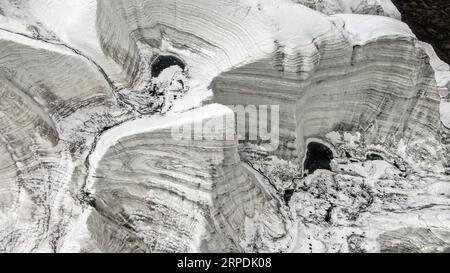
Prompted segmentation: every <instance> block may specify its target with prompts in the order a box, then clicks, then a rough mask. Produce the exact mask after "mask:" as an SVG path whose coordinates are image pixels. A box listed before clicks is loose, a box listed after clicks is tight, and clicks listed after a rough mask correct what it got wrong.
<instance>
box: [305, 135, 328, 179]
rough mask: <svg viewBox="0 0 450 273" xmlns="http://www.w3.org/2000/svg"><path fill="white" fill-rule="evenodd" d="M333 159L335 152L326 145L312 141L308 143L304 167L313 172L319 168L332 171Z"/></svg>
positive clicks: (309, 172)
mask: <svg viewBox="0 0 450 273" xmlns="http://www.w3.org/2000/svg"><path fill="white" fill-rule="evenodd" d="M332 159H333V152H332V151H331V149H330V148H328V147H327V146H326V145H324V144H321V143H317V142H311V143H309V144H308V147H307V152H306V159H305V162H304V163H303V169H304V170H305V171H306V172H307V173H308V174H311V173H313V172H315V171H316V170H318V169H324V170H330V171H331V165H330V164H331V160H332Z"/></svg>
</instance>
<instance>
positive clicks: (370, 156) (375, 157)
mask: <svg viewBox="0 0 450 273" xmlns="http://www.w3.org/2000/svg"><path fill="white" fill-rule="evenodd" d="M366 160H369V161H375V160H384V158H383V157H382V156H381V155H379V154H375V153H369V154H367V155H366Z"/></svg>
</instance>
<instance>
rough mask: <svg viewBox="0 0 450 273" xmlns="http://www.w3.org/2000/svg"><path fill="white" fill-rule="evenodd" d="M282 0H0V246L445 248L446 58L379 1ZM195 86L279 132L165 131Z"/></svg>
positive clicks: (193, 102)
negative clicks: (316, 165)
mask: <svg viewBox="0 0 450 273" xmlns="http://www.w3.org/2000/svg"><path fill="white" fill-rule="evenodd" d="M294 2H298V1H294ZM294 2H293V1H290V0H278V1H269V0H241V1H237V0H217V1H208V0H190V1H187V0H186V1H184V0H178V1H172V0H133V1H121V0H116V1H106V0H98V1H94V0H89V1H75V0H64V1H57V0H37V1H9V0H5V1H1V3H0V43H1V44H2V45H3V46H2V47H1V49H0V54H1V58H0V71H1V74H0V81H1V86H0V91H1V92H2V95H3V98H4V99H3V100H2V102H1V103H0V104H1V105H0V107H1V108H0V109H1V114H0V122H1V123H2V125H3V126H2V128H4V129H2V131H1V138H0V143H1V145H0V151H4V153H2V156H1V157H0V160H1V162H0V163H1V164H0V170H1V173H0V177H1V178H2V181H1V183H0V198H1V199H0V221H1V223H0V226H1V227H2V228H1V229H0V250H1V251H7V252H11V251H23V252H28V251H35V252H38V251H45V252H51V251H55V252H62V251H74V252H78V251H113V252H116V251H118V252H119V251H120V252H136V251H145V252H151V251H157V252H174V251H205V252H207V251H252V252H257V251H328V252H335V251H349V252H352V251H426V252H430V251H444V250H445V249H446V248H448V246H449V237H450V236H449V228H450V224H449V220H448V219H447V218H448V217H447V216H446V215H449V214H448V205H449V192H450V191H449V187H448V181H449V179H448V167H449V166H450V165H449V163H450V160H449V158H448V152H446V149H449V147H450V145H449V143H450V141H449V139H450V138H449V135H450V134H449V133H448V128H446V127H445V126H447V127H448V122H447V121H448V110H447V108H448V103H447V101H448V66H446V65H445V64H443V63H442V62H440V61H439V60H438V58H437V57H436V56H435V55H434V52H433V50H432V49H431V48H430V47H428V46H427V45H424V44H422V43H420V42H418V41H417V39H416V38H415V37H414V35H413V34H412V33H411V31H410V30H409V28H408V27H407V26H406V25H405V24H403V23H401V22H399V21H397V20H395V19H393V18H397V19H398V18H399V14H398V12H397V10H396V9H395V8H394V7H393V5H392V4H391V3H390V2H389V1H324V2H323V1H303V2H302V3H300V4H299V3H294ZM304 5H308V6H310V7H313V8H314V9H316V10H317V11H313V10H311V9H309V8H307V7H305V6H304ZM318 11H319V12H318ZM336 13H347V14H345V15H343V14H336ZM349 13H360V14H376V15H385V16H386V17H384V16H383V17H382V16H370V15H352V14H349ZM329 14H336V15H334V16H328V15H329ZM389 17H391V18H389ZM211 102H218V103H223V104H245V105H247V104H279V105H280V106H281V107H280V109H281V112H280V114H281V116H280V119H279V120H280V124H279V125H280V129H281V140H282V147H281V148H280V149H279V150H278V151H276V152H274V153H268V152H266V151H264V150H261V149H260V148H259V147H258V146H255V145H248V143H241V145H238V143H237V140H236V139H234V138H231V139H227V140H223V139H220V138H216V139H210V138H209V137H207V136H208V135H209V133H208V132H206V135H202V136H206V138H201V139H193V140H192V139H188V140H180V139H177V138H173V131H172V128H173V126H178V125H185V126H189V125H192V124H198V123H201V124H204V123H207V124H209V125H214V124H215V125H221V123H222V122H223V121H221V119H220V118H219V119H216V117H223V116H228V117H230V115H231V116H232V114H231V112H230V110H229V109H227V108H226V107H224V106H222V105H219V104H211ZM227 121H228V122H230V119H227ZM233 124H234V123H233V122H232V121H231V123H227V124H226V127H227V128H228V129H229V130H227V131H229V132H231V135H232V136H234V130H233V129H234V128H233V127H234V126H233ZM311 142H317V143H323V144H324V145H327V146H328V147H330V148H331V149H332V150H333V157H334V159H332V160H331V162H329V165H330V170H317V171H316V172H314V173H313V174H310V175H308V176H306V177H304V175H306V174H307V173H306V172H303V170H302V165H301V163H302V161H303V160H307V159H304V156H305V154H307V147H308V146H307V144H308V143H311ZM373 159H376V160H373ZM319 160H320V159H319ZM446 171H447V173H446ZM399 215H401V217H399ZM418 219H420V220H418ZM430 227H432V228H430Z"/></svg>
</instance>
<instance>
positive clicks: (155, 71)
mask: <svg viewBox="0 0 450 273" xmlns="http://www.w3.org/2000/svg"><path fill="white" fill-rule="evenodd" d="M174 65H177V66H179V67H181V69H183V70H184V68H185V67H186V65H185V64H184V63H183V61H182V60H181V59H179V58H177V57H175V56H172V55H160V56H158V57H157V58H156V59H155V60H154V61H153V63H152V77H158V76H159V74H161V72H162V71H163V70H164V69H166V68H168V67H171V66H174Z"/></svg>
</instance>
